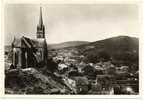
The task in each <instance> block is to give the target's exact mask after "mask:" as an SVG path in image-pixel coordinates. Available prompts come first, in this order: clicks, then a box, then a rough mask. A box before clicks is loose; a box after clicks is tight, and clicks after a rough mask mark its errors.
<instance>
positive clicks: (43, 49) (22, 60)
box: [12, 7, 48, 68]
mask: <svg viewBox="0 0 143 100" xmlns="http://www.w3.org/2000/svg"><path fill="white" fill-rule="evenodd" d="M47 58H48V49H47V43H46V39H45V26H44V24H43V18H42V7H40V16H39V24H38V25H37V33H36V39H31V38H28V37H25V36H22V37H21V38H14V40H13V42H12V65H13V66H14V68H28V67H42V66H44V65H46V64H47Z"/></svg>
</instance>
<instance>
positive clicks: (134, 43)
mask: <svg viewBox="0 0 143 100" xmlns="http://www.w3.org/2000/svg"><path fill="white" fill-rule="evenodd" d="M57 53H58V54H60V55H61V54H62V56H67V55H69V54H70V56H72V58H73V57H75V56H76V57H78V56H81V55H82V56H84V57H83V59H82V60H84V61H85V62H98V61H99V60H101V59H102V60H103V59H104V60H109V59H112V61H113V62H114V63H116V64H118V63H119V64H124V65H133V64H134V65H136V66H138V53H139V40H138V38H135V37H129V36H118V37H112V38H108V39H104V40H100V41H96V42H91V43H88V44H83V45H78V46H74V47H66V48H60V49H59V50H57Z"/></svg>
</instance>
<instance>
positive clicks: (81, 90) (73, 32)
mask: <svg viewBox="0 0 143 100" xmlns="http://www.w3.org/2000/svg"><path fill="white" fill-rule="evenodd" d="M139 33H140V31H139V6H138V5H137V4H112V3H111V4H110V3H108V4H103V3H102V4H40V3H39V4H18V3H17V4H5V5H4V75H5V77H4V92H5V94H22V95H139V74H140V73H139Z"/></svg>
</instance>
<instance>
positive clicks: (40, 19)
mask: <svg viewBox="0 0 143 100" xmlns="http://www.w3.org/2000/svg"><path fill="white" fill-rule="evenodd" d="M39 25H40V26H42V25H43V18H42V7H40V16H39Z"/></svg>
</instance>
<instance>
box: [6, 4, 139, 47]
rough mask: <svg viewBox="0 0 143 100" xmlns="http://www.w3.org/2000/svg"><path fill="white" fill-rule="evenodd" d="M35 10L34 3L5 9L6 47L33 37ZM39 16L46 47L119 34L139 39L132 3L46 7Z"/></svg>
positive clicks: (36, 12)
mask: <svg viewBox="0 0 143 100" xmlns="http://www.w3.org/2000/svg"><path fill="white" fill-rule="evenodd" d="M39 7H40V6H39V5H35V4H34V5H32V4H21V5H19V4H7V5H6V6H5V44H6V45H7V44H10V43H11V42H12V41H13V39H14V37H16V38H20V37H21V36H26V37H29V38H32V39H33V38H36V28H37V24H38V21H39ZM42 13H43V22H44V25H45V29H46V31H45V35H46V40H47V43H48V44H59V43H63V42H68V41H89V42H94V41H99V40H103V39H106V38H112V37H116V36H121V35H125V36H131V37H137V38H138V37H139V19H138V6H137V5H136V4H126V5H124V4H90V5H88V4H76V5H75V4H48V5H42ZM17 15H18V17H17Z"/></svg>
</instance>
